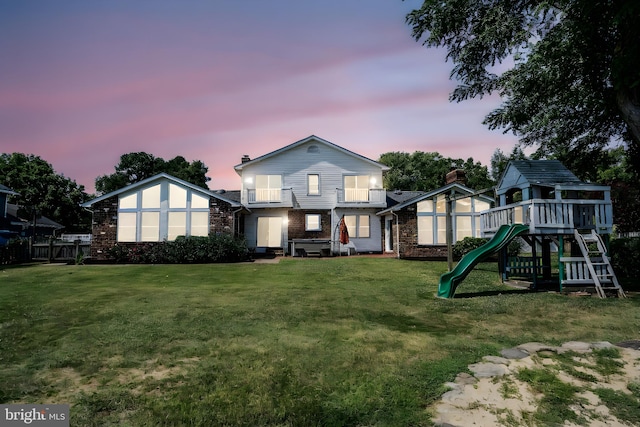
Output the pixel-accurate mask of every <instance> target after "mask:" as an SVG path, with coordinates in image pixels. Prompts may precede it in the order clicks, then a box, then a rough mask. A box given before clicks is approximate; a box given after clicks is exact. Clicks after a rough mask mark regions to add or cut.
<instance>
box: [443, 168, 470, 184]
mask: <svg viewBox="0 0 640 427" xmlns="http://www.w3.org/2000/svg"><path fill="white" fill-rule="evenodd" d="M445 182H446V185H449V184H453V183H454V182H457V183H458V184H461V185H467V177H466V175H465V173H464V170H462V169H453V170H452V171H451V172H449V173H448V174H447V176H446V177H445Z"/></svg>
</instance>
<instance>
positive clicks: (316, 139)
mask: <svg viewBox="0 0 640 427" xmlns="http://www.w3.org/2000/svg"><path fill="white" fill-rule="evenodd" d="M310 141H313V142H316V143H319V144H324V145H326V146H328V147H331V148H334V149H337V150H339V151H342V152H343V153H345V154H347V155H349V156H353V157H355V158H358V159H360V160H364V161H366V162H368V163H370V164H372V165H374V166H377V167H379V168H381V169H382V170H383V171H386V170H389V167H388V166H386V165H383V164H382V163H378V162H376V161H375V160H371V159H369V158H368V157H365V156H362V155H360V154H358V153H354V152H353V151H350V150H347V149H346V148H343V147H340V146H339V145H336V144H334V143H332V142H329V141H327V140H326V139H322V138H320V137H317V136H315V135H310V136H308V137H306V138H304V139H301V140H300V141H296V142H294V143H293V144H289V145H287V146H286V147H282V148H279V149H277V150H275V151H272V152H270V153H267V154H265V155H262V156H260V157H256V158H255V159H253V160H249V161H247V162H245V163H240V164H238V165H235V166H234V167H233V168H234V169H235V170H236V172H238V173H240V171H242V169H243V168H244V167H245V166H248V165H252V164H255V163H257V162H261V161H263V160H266V159H268V158H271V157H273V156H277V155H279V154H282V153H284V152H285V151H289V150H291V149H294V148H296V147H299V146H300V145H303V144H306V143H307V142H310Z"/></svg>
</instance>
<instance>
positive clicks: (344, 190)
mask: <svg viewBox="0 0 640 427" xmlns="http://www.w3.org/2000/svg"><path fill="white" fill-rule="evenodd" d="M388 169H389V168H388V167H387V166H385V165H383V164H380V163H378V162H376V161H373V160H371V159H368V158H366V157H364V156H361V155H359V154H356V153H354V152H352V151H349V150H347V149H345V148H342V147H339V146H337V145H335V144H333V143H331V142H329V141H326V140H324V139H322V138H318V137H317V136H313V135H312V136H309V137H307V138H305V139H302V140H300V141H297V142H294V143H293V144H290V145H288V146H286V147H283V148H281V149H279V150H276V151H273V152H271V153H268V154H265V155H263V156H260V157H257V158H255V159H250V158H249V157H248V156H244V157H243V158H242V163H240V164H238V165H236V166H235V170H236V172H237V173H238V175H240V178H241V181H242V192H241V201H242V204H243V205H244V206H246V207H247V208H248V209H250V211H251V213H250V214H248V215H246V216H245V217H244V221H245V237H246V239H247V245H248V246H249V247H250V248H256V250H257V251H270V250H272V251H274V252H281V253H285V254H291V252H292V243H294V242H296V241H298V242H301V241H309V240H312V239H313V240H319V241H325V242H326V243H327V244H329V245H330V246H331V250H332V251H333V252H334V253H336V252H338V251H339V250H341V248H340V247H339V245H340V244H339V243H338V240H339V238H338V228H339V223H340V221H341V219H342V218H343V217H344V220H345V223H346V225H347V229H348V231H349V241H350V242H349V245H351V246H352V247H353V248H355V251H357V252H360V253H363V252H364V253H366V252H381V251H382V229H381V222H380V220H379V218H378V217H377V216H376V213H377V212H378V211H380V210H381V209H384V208H386V207H387V198H386V191H385V190H384V188H382V175H383V173H384V172H385V171H387V170H388ZM342 249H344V248H342Z"/></svg>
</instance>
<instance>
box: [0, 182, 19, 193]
mask: <svg viewBox="0 0 640 427" xmlns="http://www.w3.org/2000/svg"><path fill="white" fill-rule="evenodd" d="M0 193H6V194H9V195H11V196H19V195H20V193H16V192H15V191H13V190H12V189H10V188H9V187H7V186H6V185H2V184H0Z"/></svg>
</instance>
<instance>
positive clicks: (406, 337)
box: [0, 257, 640, 426]
mask: <svg viewBox="0 0 640 427" xmlns="http://www.w3.org/2000/svg"><path fill="white" fill-rule="evenodd" d="M445 271H446V263H438V262H415V261H413V262H412V261H400V260H396V259H382V258H367V257H343V258H333V259H304V260H298V259H290V258H289V259H284V260H282V261H281V262H280V263H279V264H255V263H242V264H216V265H171V266H169V265H166V266H165V265H135V266H134V265H127V266H122V265H119V266H95V265H79V266H49V265H38V266H28V267H5V268H4V270H0V403H17V402H29V403H70V404H71V405H72V409H71V416H72V425H222V426H224V425H229V426H231V425H233V426H236V425H240V426H242V425H245V426H256V425H268V426H347V425H378V426H396V425H407V426H409V425H415V426H419V425H431V422H430V412H429V405H431V404H432V403H434V402H435V401H436V400H438V399H439V398H440V396H441V394H442V393H443V392H444V391H445V388H444V383H445V382H447V381H452V380H453V379H454V378H455V375H456V374H457V373H459V372H462V371H466V367H467V365H468V364H470V363H474V362H477V361H479V360H480V359H481V357H482V356H484V355H488V354H498V353H499V351H500V350H501V349H502V348H505V347H511V346H514V345H517V344H520V343H523V342H527V341H540V342H546V343H549V344H560V343H561V342H563V341H569V340H583V341H604V340H606V341H611V342H617V341H621V340H625V339H630V338H633V337H635V336H636V334H637V331H638V329H639V327H640V310H638V306H639V305H640V300H639V299H638V298H627V299H623V300H617V299H608V300H599V299H596V298H588V299H584V298H569V297H566V296H562V295H558V294H553V293H537V294H536V293H527V292H520V291H515V290H513V289H511V288H508V287H506V286H503V285H501V284H500V283H499V281H498V274H497V272H496V267H495V264H481V265H480V266H479V267H478V268H476V269H475V270H474V271H473V272H472V273H471V274H470V275H469V277H468V278H467V279H466V280H465V281H464V282H463V283H462V284H461V285H460V286H459V288H458V291H457V292H458V293H457V295H456V296H457V297H456V298H455V299H452V300H441V299H436V298H434V295H435V293H436V291H437V283H438V278H439V275H440V274H442V273H444V272H445ZM603 369H604V368H603ZM606 369H611V370H614V369H615V364H614V366H612V367H609V368H606Z"/></svg>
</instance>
